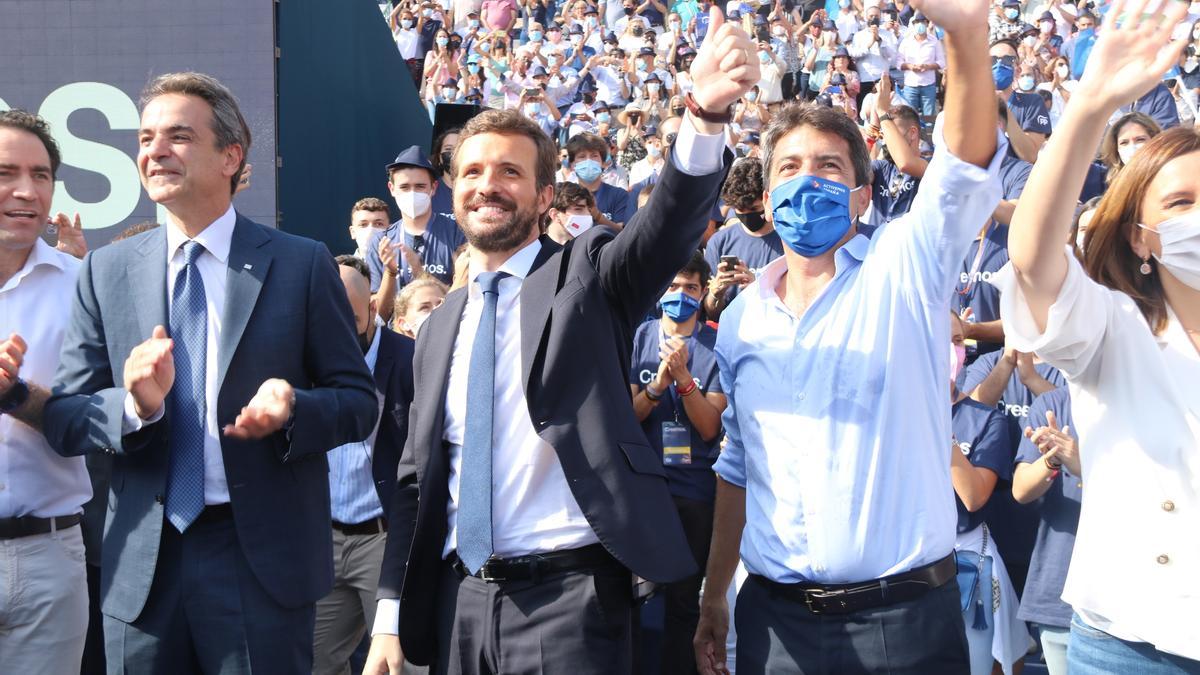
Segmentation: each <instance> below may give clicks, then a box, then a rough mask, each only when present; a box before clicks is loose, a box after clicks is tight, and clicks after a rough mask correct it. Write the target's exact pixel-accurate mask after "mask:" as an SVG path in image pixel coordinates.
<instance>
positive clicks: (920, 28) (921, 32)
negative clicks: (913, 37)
mask: <svg viewBox="0 0 1200 675" xmlns="http://www.w3.org/2000/svg"><path fill="white" fill-rule="evenodd" d="M916 30H917V35H924V34H925V33H928V32H929V26H926V25H925V24H923V23H918V24H917V28H916Z"/></svg>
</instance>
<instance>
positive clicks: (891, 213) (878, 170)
mask: <svg viewBox="0 0 1200 675" xmlns="http://www.w3.org/2000/svg"><path fill="white" fill-rule="evenodd" d="M871 172H872V174H873V177H872V179H871V208H872V209H874V211H875V216H874V217H873V218H872V221H871V225H873V226H874V227H875V228H879V227H882V226H884V225H886V224H887V223H889V222H891V221H893V220H895V219H897V218H899V217H900V216H902V215H904V214H906V213H908V210H909V209H910V208H912V201H913V197H915V196H916V195H917V187H919V186H920V185H921V179H920V178H915V177H913V176H910V175H908V174H906V173H902V172H901V171H900V169H899V168H897V167H896V165H895V164H894V163H892V162H889V161H888V160H886V159H877V160H875V161H873V162H871ZM860 231H861V228H860Z"/></svg>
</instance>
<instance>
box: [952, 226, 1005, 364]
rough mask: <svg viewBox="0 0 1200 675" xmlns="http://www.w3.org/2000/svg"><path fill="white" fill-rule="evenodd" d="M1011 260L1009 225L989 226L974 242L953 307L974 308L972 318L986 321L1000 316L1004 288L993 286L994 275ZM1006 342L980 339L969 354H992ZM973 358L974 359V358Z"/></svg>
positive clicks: (960, 274) (955, 290) (958, 310)
mask: <svg viewBox="0 0 1200 675" xmlns="http://www.w3.org/2000/svg"><path fill="white" fill-rule="evenodd" d="M1007 263H1008V226H1007V225H998V224H997V223H995V222H993V223H991V224H990V225H988V229H987V233H986V234H985V235H984V237H983V239H976V240H975V241H972V242H971V247H970V248H968V249H967V257H966V258H965V259H964V260H963V262H962V268H961V269H960V270H959V273H958V282H957V283H956V284H955V285H954V298H953V300H952V302H953V303H954V304H953V308H954V310H955V312H957V313H958V314H959V315H961V314H962V312H963V310H964V309H966V308H968V307H970V308H971V311H972V312H973V313H974V317H973V318H972V321H974V322H976V323H984V322H987V321H995V320H997V319H999V318H1000V290H999V289H997V288H996V287H995V286H993V285H992V276H993V275H995V274H996V273H997V272H999V271H1000V268H1001V267H1004V265H1005V264H1007ZM1002 347H1004V345H1002V344H999V343H995V342H979V343H977V344H976V345H975V346H971V345H968V347H967V349H968V353H969V354H970V355H971V356H972V357H975V356H977V355H981V354H989V353H991V352H994V351H996V350H998V349H1001V348H1002ZM972 360H973V358H972Z"/></svg>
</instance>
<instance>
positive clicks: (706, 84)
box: [688, 6, 761, 134]
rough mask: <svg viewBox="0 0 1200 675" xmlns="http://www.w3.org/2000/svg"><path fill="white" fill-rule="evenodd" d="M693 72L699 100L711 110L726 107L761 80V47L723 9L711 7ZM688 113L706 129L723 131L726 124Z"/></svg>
mask: <svg viewBox="0 0 1200 675" xmlns="http://www.w3.org/2000/svg"><path fill="white" fill-rule="evenodd" d="M690 73H691V76H692V87H693V90H692V96H693V97H694V98H695V101H696V103H698V104H699V105H700V107H701V108H702V109H704V110H707V111H712V112H716V111H723V110H726V109H727V108H729V106H731V105H733V104H734V103H736V102H737V101H738V99H740V98H741V97H742V95H743V94H745V93H746V92H747V91H749V90H750V88H751V87H753V86H754V85H756V84H758V80H759V78H760V77H761V75H760V72H759V65H758V57H757V47H756V46H755V43H754V42H752V41H751V39H750V36H749V35H747V34H746V32H745V31H744V30H742V29H741V28H739V27H738V26H737V25H735V24H732V23H727V22H726V21H725V15H724V14H722V13H721V10H719V9H717V8H716V7H715V6H714V7H711V8H710V9H709V25H708V34H707V35H705V37H704V43H703V44H702V45H700V51H699V52H698V53H697V54H696V60H695V61H692V68H691V71H690ZM688 117H690V118H691V119H692V123H693V124H697V125H698V126H697V129H698V130H700V131H702V132H704V133H710V134H716V133H721V131H722V130H723V128H724V127H723V125H719V124H713V123H711V122H704V121H702V120H699V119H697V118H696V117H694V116H692V115H689V116H688Z"/></svg>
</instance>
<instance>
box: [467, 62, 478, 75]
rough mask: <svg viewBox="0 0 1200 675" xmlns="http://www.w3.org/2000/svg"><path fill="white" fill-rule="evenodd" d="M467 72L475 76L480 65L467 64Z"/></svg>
mask: <svg viewBox="0 0 1200 675" xmlns="http://www.w3.org/2000/svg"><path fill="white" fill-rule="evenodd" d="M467 72H468V73H471V74H472V75H475V74H476V73H478V72H479V65H478V64H475V63H469V64H467Z"/></svg>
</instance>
